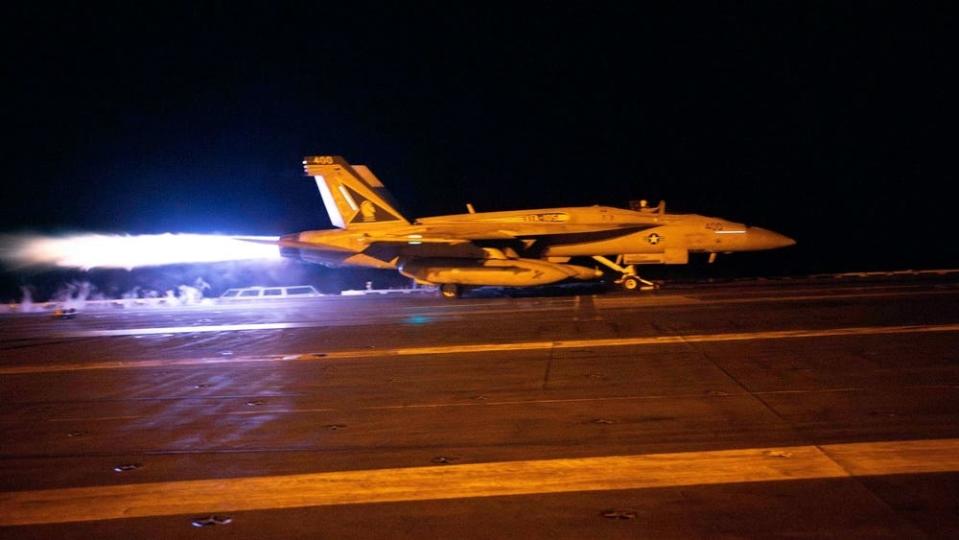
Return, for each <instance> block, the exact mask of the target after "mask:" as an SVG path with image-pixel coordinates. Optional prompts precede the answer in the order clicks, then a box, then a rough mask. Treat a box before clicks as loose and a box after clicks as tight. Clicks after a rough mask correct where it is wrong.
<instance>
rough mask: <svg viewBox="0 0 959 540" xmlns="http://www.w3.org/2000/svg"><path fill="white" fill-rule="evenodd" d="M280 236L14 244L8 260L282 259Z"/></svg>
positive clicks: (39, 239)
mask: <svg viewBox="0 0 959 540" xmlns="http://www.w3.org/2000/svg"><path fill="white" fill-rule="evenodd" d="M278 240H279V237H275V236H242V237H241V236H226V235H218V234H171V233H166V234H143V235H104V234H79V235H72V236H62V237H49V236H27V237H19V238H17V239H14V241H13V242H12V245H10V246H8V249H5V250H4V251H5V253H4V258H6V259H8V260H9V261H10V262H12V263H14V264H18V265H24V266H34V265H47V266H59V267H65V268H82V269H85V270H88V269H91V268H127V269H133V268H139V267H143V266H162V265H166V264H187V263H211V262H223V261H240V260H252V259H279V258H280V251H279V248H278V247H277V246H276V242H277V241H278Z"/></svg>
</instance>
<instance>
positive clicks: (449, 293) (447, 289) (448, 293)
mask: <svg viewBox="0 0 959 540" xmlns="http://www.w3.org/2000/svg"><path fill="white" fill-rule="evenodd" d="M440 294H441V295H442V296H443V298H459V297H460V295H461V294H463V288H462V287H460V286H459V285H457V284H455V283H444V284H442V285H440Z"/></svg>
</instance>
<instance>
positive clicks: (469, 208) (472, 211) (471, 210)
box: [466, 203, 476, 214]
mask: <svg viewBox="0 0 959 540" xmlns="http://www.w3.org/2000/svg"><path fill="white" fill-rule="evenodd" d="M466 211H468V212H469V213H470V214H475V213H476V209H475V208H473V203H466Z"/></svg>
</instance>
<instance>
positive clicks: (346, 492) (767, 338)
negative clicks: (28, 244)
mask: <svg viewBox="0 0 959 540" xmlns="http://www.w3.org/2000/svg"><path fill="white" fill-rule="evenodd" d="M0 358H2V360H0V430H2V437H0V457H2V459H0V537H2V538H354V537H361V538H502V537H518V538H550V539H555V538H638V537H648V538H706V537H710V538H714V537H763V538H766V537H783V536H790V537H794V536H815V537H823V536H827V537H920V538H921V537H931V538H955V537H957V536H959V278H957V277H956V275H955V274H951V275H942V276H925V277H921V276H920V277H910V278H902V277H893V278H874V279H793V280H777V281H769V280H765V281H749V282H731V283H714V284H700V285H692V284H690V285H676V286H667V287H664V288H662V289H659V290H656V291H649V292H643V293H638V294H637V293H629V294H627V293H622V292H616V291H599V290H598V289H597V288H595V287H593V288H591V287H580V288H571V289H569V290H568V291H563V290H559V291H556V290H554V291H552V292H551V293H550V294H549V295H544V296H537V295H535V294H523V295H521V296H519V297H515V298H510V297H504V296H501V295H496V294H477V295H476V296H475V297H471V298H461V299H455V300H446V299H441V298H438V297H434V296H429V295H402V296H395V297H394V296H379V295H375V296H374V295H369V296H354V297H339V296H327V297H317V298H306V299H290V300H280V301H265V302H250V303H243V302H236V303H229V304H227V303H222V304H213V305H199V306H181V307H170V306H167V307H159V306H152V307H151V306H144V307H127V308H121V307H115V306H106V307H101V308H97V309H93V308H91V309H86V310H81V311H79V312H78V313H77V315H76V317H75V318H72V319H68V318H60V319H55V318H53V317H51V315H50V314H49V313H47V312H41V313H26V314H5V315H0Z"/></svg>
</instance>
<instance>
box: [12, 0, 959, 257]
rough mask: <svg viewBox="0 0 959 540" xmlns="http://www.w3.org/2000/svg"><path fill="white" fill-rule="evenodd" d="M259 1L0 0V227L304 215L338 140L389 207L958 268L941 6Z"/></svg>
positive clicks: (45, 228)
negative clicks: (628, 217) (680, 220)
mask: <svg viewBox="0 0 959 540" xmlns="http://www.w3.org/2000/svg"><path fill="white" fill-rule="evenodd" d="M54 4H55V3H54ZM91 4H97V3H91ZM135 4H138V3H135ZM273 4H274V3H272V2H271V3H263V4H261V5H260V6H259V7H247V6H245V5H244V6H243V7H239V6H241V5H243V3H231V2H222V3H219V2H217V3H202V5H201V6H199V7H190V8H188V9H176V8H170V7H168V6H166V5H164V4H158V5H156V6H155V7H153V8H146V7H142V6H140V5H134V6H133V7H131V6H129V5H127V4H123V3H121V4H118V5H115V6H105V5H103V4H98V5H95V6H87V5H86V4H80V5H74V6H72V7H62V6H46V7H40V8H34V7H24V6H19V7H11V6H5V7H4V8H2V10H3V13H2V14H0V19H2V22H0V30H2V37H0V40H2V43H3V58H4V62H3V70H4V75H3V78H2V81H3V84H2V90H0V97H2V100H0V115H2V120H3V122H2V125H3V129H4V132H5V134H6V137H5V142H4V144H3V146H2V156H3V165H4V167H3V202H4V204H3V209H2V212H0V232H20V231H40V232H51V233H53V232H63V231H98V232H127V233H155V232H167V231H178V232H226V233H243V234H281V233H287V232H292V231H298V230H304V229H310V228H327V227H329V221H328V220H327V218H326V215H325V212H324V211H323V206H322V201H321V199H320V197H319V194H318V193H316V191H315V186H314V185H313V184H312V182H311V181H310V180H309V179H307V178H304V177H303V176H302V173H301V167H300V160H301V158H302V156H303V155H307V154H341V155H343V156H345V157H346V158H347V159H348V160H349V161H351V162H353V163H365V164H367V165H369V166H370V167H371V168H372V169H373V170H374V171H375V172H376V173H377V175H378V176H379V177H380V178H381V179H382V180H383V181H384V183H385V184H386V185H387V187H388V188H389V189H390V190H391V191H392V192H393V194H394V196H395V197H396V198H397V199H398V200H399V201H400V202H401V204H402V206H403V208H404V210H405V211H406V212H407V213H408V214H409V216H410V217H418V216H426V215H434V214H443V213H459V212H462V211H463V210H464V204H465V203H466V202H472V203H473V204H474V205H475V206H476V207H477V209H479V210H481V211H482V210H508V209H518V208H524V207H547V206H559V205H589V204H609V205H615V206H624V205H625V204H626V201H627V200H629V199H636V198H647V199H649V200H651V201H654V202H655V201H658V200H659V199H660V198H665V199H666V201H667V203H668V207H669V209H671V210H676V211H690V212H696V213H701V214H707V215H716V216H721V217H725V218H729V219H734V220H739V221H744V222H746V223H749V224H756V225H761V226H764V227H767V228H770V229H773V230H776V231H779V232H782V233H784V234H787V235H789V236H792V237H795V238H796V239H797V240H798V242H799V245H798V246H796V247H795V248H790V249H789V250H786V251H782V252H779V253H776V254H769V255H774V256H764V257H763V258H762V259H761V260H760V259H756V260H757V261H760V262H761V265H763V266H761V268H762V269H763V270H764V271H769V272H771V273H777V274H783V273H794V274H798V273H809V272H825V271H842V270H860V269H862V270H869V269H895V268H922V267H927V268H928V267H940V266H959V248H957V237H956V233H957V227H956V226H955V220H954V218H953V215H952V214H954V213H955V210H954V208H956V203H955V201H954V200H953V199H952V197H951V196H950V195H948V192H949V191H950V188H951V187H952V186H953V185H954V183H955V182H956V178H957V174H956V171H957V166H956V154H957V153H956V148H957V147H959V145H957V142H959V141H957V139H959V137H957V135H956V134H957V125H959V124H957V119H959V118H957V114H956V113H957V106H956V99H957V95H959V93H957V90H959V85H957V61H956V55H955V49H956V46H957V39H956V38H955V36H956V35H959V32H957V27H956V22H957V17H956V9H955V8H954V7H952V4H950V3H943V4H941V5H936V4H926V5H925V6H921V7H916V6H915V5H913V4H912V3H900V4H898V5H897V6H895V7H882V6H879V5H878V3H840V2H745V3H744V2H722V3H716V4H708V5H709V6H710V7H704V6H702V5H697V4H694V3H693V4H679V3H667V6H665V7H664V6H658V7H656V6H648V5H644V4H645V3H637V4H636V5H632V4H630V5H629V6H625V5H624V6H620V7H592V6H591V5H589V4H586V3H583V4H579V5H578V6H573V7H570V6H567V5H565V4H561V3H553V2H533V3H529V4H527V5H526V6H525V7H524V8H522V9H517V8H515V7H512V6H511V5H510V4H503V5H496V4H489V3H476V4H474V5H473V6H472V7H447V6H446V5H445V4H443V3H438V4H436V5H435V7H411V6H404V5H402V3H397V5H390V6H385V5H384V6H371V5H366V6H365V7H356V6H359V4H355V5H354V4H353V3H337V4H336V5H335V6H336V7H331V6H324V5H323V4H321V3H309V4H284V7H276V6H274V5H273ZM623 4H625V3H623ZM346 5H350V7H349V8H347V7H345V6H346ZM746 257H748V256H746ZM747 260H748V259H747ZM754 273H755V271H754Z"/></svg>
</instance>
